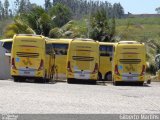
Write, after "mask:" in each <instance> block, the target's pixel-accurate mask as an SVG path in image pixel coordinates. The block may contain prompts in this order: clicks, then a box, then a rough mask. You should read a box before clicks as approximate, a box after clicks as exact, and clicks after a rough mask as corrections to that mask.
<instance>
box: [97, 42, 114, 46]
mask: <svg viewBox="0 0 160 120" xmlns="http://www.w3.org/2000/svg"><path fill="white" fill-rule="evenodd" d="M99 44H100V45H115V44H116V43H113V42H99Z"/></svg>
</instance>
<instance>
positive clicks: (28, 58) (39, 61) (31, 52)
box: [11, 35, 54, 82]
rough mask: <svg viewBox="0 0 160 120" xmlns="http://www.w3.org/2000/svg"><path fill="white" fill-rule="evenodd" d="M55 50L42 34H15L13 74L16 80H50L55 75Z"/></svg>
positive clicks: (12, 62)
mask: <svg viewBox="0 0 160 120" xmlns="http://www.w3.org/2000/svg"><path fill="white" fill-rule="evenodd" d="M53 65H54V51H53V49H52V45H51V44H48V43H47V41H46V38H45V37H44V36H41V35H15V36H14V37H13V44H12V51H11V75H12V77H13V78H14V81H15V82H18V81H19V82H21V81H24V80H25V79H35V80H36V81H38V82H45V81H46V82H48V80H49V79H52V77H53V72H52V71H53Z"/></svg>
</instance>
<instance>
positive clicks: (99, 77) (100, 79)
mask: <svg viewBox="0 0 160 120" xmlns="http://www.w3.org/2000/svg"><path fill="white" fill-rule="evenodd" d="M98 81H102V74H101V73H100V72H98Z"/></svg>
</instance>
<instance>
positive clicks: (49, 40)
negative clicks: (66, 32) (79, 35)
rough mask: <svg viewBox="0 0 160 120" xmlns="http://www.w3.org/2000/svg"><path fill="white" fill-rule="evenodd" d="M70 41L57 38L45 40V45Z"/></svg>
mask: <svg viewBox="0 0 160 120" xmlns="http://www.w3.org/2000/svg"><path fill="white" fill-rule="evenodd" d="M71 40H72V39H65V38H60V39H59V38H58V39H51V38H48V39H47V43H62V44H63V43H69V42H70V41H71Z"/></svg>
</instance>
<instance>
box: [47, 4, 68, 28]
mask: <svg viewBox="0 0 160 120" xmlns="http://www.w3.org/2000/svg"><path fill="white" fill-rule="evenodd" d="M50 15H51V16H52V20H53V23H54V25H55V26H56V27H62V26H63V25H65V24H66V23H67V22H69V21H70V19H71V12H70V10H69V8H68V7H66V6H65V5H63V4H60V3H57V4H56V5H55V6H53V7H52V8H51V10H50Z"/></svg>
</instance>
